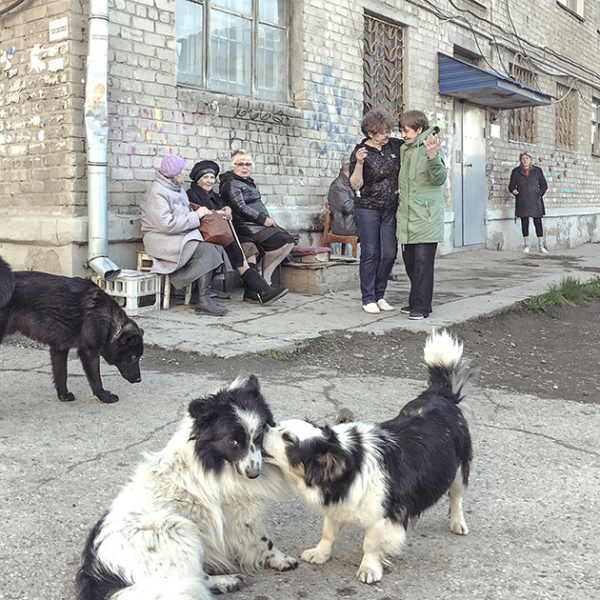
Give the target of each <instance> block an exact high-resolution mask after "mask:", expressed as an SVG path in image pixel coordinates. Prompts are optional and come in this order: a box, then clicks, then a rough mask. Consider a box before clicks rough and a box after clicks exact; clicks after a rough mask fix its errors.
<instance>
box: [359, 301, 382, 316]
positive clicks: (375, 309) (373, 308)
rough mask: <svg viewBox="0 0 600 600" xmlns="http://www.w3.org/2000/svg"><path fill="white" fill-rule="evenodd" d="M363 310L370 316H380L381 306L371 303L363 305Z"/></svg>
mask: <svg viewBox="0 0 600 600" xmlns="http://www.w3.org/2000/svg"><path fill="white" fill-rule="evenodd" d="M363 310H364V311H365V312H366V313H369V314H370V315H378V314H379V306H377V304H375V302H369V304H363Z"/></svg>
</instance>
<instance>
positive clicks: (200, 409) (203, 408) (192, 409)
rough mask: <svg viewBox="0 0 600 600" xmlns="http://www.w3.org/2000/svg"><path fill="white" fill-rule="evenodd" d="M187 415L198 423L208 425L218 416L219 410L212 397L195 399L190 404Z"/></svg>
mask: <svg viewBox="0 0 600 600" xmlns="http://www.w3.org/2000/svg"><path fill="white" fill-rule="evenodd" d="M188 413H189V415H190V417H192V419H195V420H196V421H197V422H198V423H210V422H212V421H214V420H215V419H216V418H217V416H218V415H219V409H218V406H217V403H216V402H215V401H214V399H213V398H212V397H208V398H196V400H192V401H191V402H190V404H189V406H188Z"/></svg>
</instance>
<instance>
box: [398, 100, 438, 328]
mask: <svg viewBox="0 0 600 600" xmlns="http://www.w3.org/2000/svg"><path fill="white" fill-rule="evenodd" d="M398 125H399V127H400V132H401V133H402V137H403V138H404V145H403V146H402V148H401V150H400V176H399V178H398V191H399V199H400V202H399V206H398V242H399V243H400V244H402V258H403V260H404V267H405V268H406V274H407V275H408V278H409V279H410V294H409V297H408V306H405V307H403V308H401V309H400V310H401V312H403V313H408V315H409V317H408V318H409V319H415V320H416V319H426V318H427V317H428V316H429V313H430V312H431V302H432V299H433V268H434V261H435V253H436V251H437V245H438V243H440V242H443V241H444V195H443V192H442V185H443V184H444V182H445V181H446V165H445V164H444V152H443V150H442V149H441V144H440V142H439V141H438V139H437V134H438V132H439V130H440V129H439V127H437V126H433V127H429V120H428V119H427V116H426V115H425V113H423V112H421V111H419V110H409V111H408V112H406V113H404V114H403V115H402V116H401V117H400V121H399V123H398Z"/></svg>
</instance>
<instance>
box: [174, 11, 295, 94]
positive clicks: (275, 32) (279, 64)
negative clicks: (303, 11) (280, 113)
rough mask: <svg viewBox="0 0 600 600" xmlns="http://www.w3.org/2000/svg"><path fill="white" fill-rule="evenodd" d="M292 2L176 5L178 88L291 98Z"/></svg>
mask: <svg viewBox="0 0 600 600" xmlns="http://www.w3.org/2000/svg"><path fill="white" fill-rule="evenodd" d="M288 5H289V0H175V35H176V40H177V81H178V83H182V84H187V85H193V86H198V87H203V88H207V89H210V90H213V91H215V92H224V93H228V94H237V95H242V96H252V97H255V98H260V99H261V100H269V101H273V102H286V101H287V99H288Z"/></svg>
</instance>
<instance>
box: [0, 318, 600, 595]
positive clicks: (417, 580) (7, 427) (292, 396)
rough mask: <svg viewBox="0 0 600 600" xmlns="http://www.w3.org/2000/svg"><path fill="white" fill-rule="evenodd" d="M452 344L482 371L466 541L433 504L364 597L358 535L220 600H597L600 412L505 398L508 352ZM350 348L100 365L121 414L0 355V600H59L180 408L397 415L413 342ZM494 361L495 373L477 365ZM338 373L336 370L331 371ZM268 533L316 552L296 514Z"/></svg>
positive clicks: (13, 356)
mask: <svg viewBox="0 0 600 600" xmlns="http://www.w3.org/2000/svg"><path fill="white" fill-rule="evenodd" d="M517 329H518V328H517ZM462 331H463V333H464V335H465V347H466V350H465V352H466V355H467V356H469V357H471V358H473V359H474V360H475V363H476V366H479V367H481V366H482V365H481V363H484V369H483V370H482V377H480V378H479V379H477V380H476V382H475V384H474V385H473V389H472V391H471V393H470V396H469V401H468V403H467V405H466V408H467V411H468V414H469V417H470V422H471V432H472V436H473V440H474V454H475V458H474V461H473V469H472V475H471V486H470V489H469V492H468V494H467V496H466V499H465V516H466V519H467V523H468V525H469V528H470V534H469V535H468V536H466V537H459V536H456V535H453V534H452V533H451V532H450V530H449V521H448V516H447V510H448V507H447V502H446V501H445V500H443V501H441V502H440V503H439V504H438V505H437V506H436V507H434V508H433V509H432V510H430V511H429V512H428V513H427V514H425V515H424V516H423V518H422V519H421V520H420V521H419V522H418V523H416V524H415V525H414V526H413V527H411V528H410V529H409V532H408V535H407V544H406V546H405V548H404V550H403V552H402V553H401V555H400V556H398V557H392V558H391V559H390V564H389V565H388V567H386V572H385V575H384V578H383V580H382V581H381V582H379V583H378V584H375V585H373V586H366V585H364V584H361V583H359V582H358V581H357V580H356V579H355V577H354V574H355V572H356V569H357V568H358V564H359V563H360V560H361V546H362V534H361V532H360V531H359V530H357V529H354V528H352V527H348V528H347V529H345V530H344V531H343V532H342V535H341V539H340V542H339V545H338V547H337V548H336V549H335V550H334V552H333V557H332V559H331V560H330V562H328V563H327V564H326V565H324V566H314V565H308V564H301V566H300V567H299V568H298V570H296V571H292V572H288V573H277V572H273V571H261V572H259V573H256V574H252V575H249V576H248V577H247V578H246V582H245V584H244V586H243V587H242V589H241V590H240V591H239V592H237V593H235V594H233V595H232V596H231V598H232V600H234V599H238V600H267V599H269V600H271V599H272V600H279V599H280V598H289V599H290V600H296V599H311V600H312V599H314V600H325V599H330V598H351V597H355V598H361V599H365V600H375V599H377V600H392V599H393V600H397V599H403V600H438V599H440V600H441V599H442V598H443V599H444V600H459V599H460V600H464V598H472V599H477V600H483V599H485V600H487V599H489V600H496V599H498V600H500V599H504V598H506V599H511V600H514V599H515V598H516V599H523V600H548V599H551V598H552V599H561V600H564V599H566V598H568V599H569V600H590V599H591V598H594V597H596V596H597V590H598V589H600V575H599V573H598V565H597V557H598V556H599V555H600V523H599V521H598V518H597V515H598V512H599V509H600V491H599V490H600V450H599V445H598V440H599V434H598V431H599V430H600V405H598V404H595V403H593V402H585V401H573V399H569V398H565V397H563V396H564V394H563V395H561V394H560V393H559V392H560V391H561V390H558V391H557V390H554V388H553V387H552V386H550V387H549V388H548V389H545V388H543V387H539V386H538V387H535V386H534V385H533V384H531V382H530V381H529V382H527V385H528V386H529V387H527V385H522V386H519V380H518V378H517V377H516V376H515V377H513V381H512V383H511V385H510V386H505V387H503V388H501V387H500V386H499V384H498V381H499V380H501V377H500V375H501V371H502V369H503V368H504V369H505V371H504V372H505V373H506V372H507V371H508V370H509V369H511V367H503V366H502V363H501V361H500V355H499V352H500V349H501V348H504V349H505V350H506V352H505V353H504V356H508V355H509V352H508V350H510V349H512V348H513V346H511V345H510V344H511V341H512V340H514V338H512V337H511V338H510V339H509V338H506V336H505V338H506V339H505V342H501V341H499V339H494V340H492V339H491V338H489V337H488V338H487V341H486V343H480V344H478V343H477V342H478V341H481V340H482V339H484V337H485V336H481V335H479V334H478V332H477V331H476V329H470V330H468V331H466V330H464V329H463V330H462ZM515 331H516V329H515ZM515 331H513V330H510V331H509V333H510V334H511V335H513V334H515ZM361 335H362V336H363V337H361V336H358V337H355V336H350V338H348V337H345V334H343V333H340V334H339V335H338V336H337V337H336V336H329V337H324V338H322V340H321V341H315V342H312V345H308V346H305V347H304V348H301V349H300V350H298V352H297V353H296V354H295V355H293V356H287V357H284V356H283V355H280V354H278V353H276V352H275V353H263V354H259V355H245V356H243V357H237V358H235V359H219V358H216V357H212V358H210V359H209V358H207V357H202V356H200V355H192V354H185V353H172V352H168V351H164V350H159V349H152V350H150V351H149V352H148V354H147V356H146V357H145V358H144V360H143V365H142V368H143V380H142V383H140V384H138V385H130V384H128V383H127V382H126V381H125V380H123V379H122V378H121V377H120V376H119V374H118V373H117V371H116V369H113V368H111V367H108V366H107V365H106V364H103V365H102V372H103V379H104V382H105V386H106V388H107V389H110V390H111V391H113V392H115V393H117V394H119V395H120V397H121V400H120V402H118V403H117V404H114V405H103V404H100V403H99V402H97V401H96V400H95V399H94V398H93V397H92V395H91V392H90V390H89V387H88V385H87V382H86V381H85V377H84V376H83V372H82V370H81V367H80V365H79V363H78V361H77V359H76V358H74V357H73V358H72V359H71V360H70V361H69V369H70V378H69V382H70V389H71V391H73V392H74V394H75V396H76V398H77V399H76V401H75V402H73V403H60V402H58V401H57V400H56V398H55V395H54V390H53V385H52V378H51V367H50V360H49V355H48V352H47V350H46V349H45V348H41V347H39V346H36V345H35V344H31V343H29V342H26V341H25V342H22V341H19V340H16V341H12V342H9V343H5V344H3V345H2V347H1V348H0V352H1V356H2V362H1V365H0V390H1V398H0V476H1V477H0V481H1V489H0V599H2V600H67V599H68V600H71V599H72V598H73V597H74V592H73V581H74V577H75V573H76V571H77V568H78V566H79V559H80V553H81V550H82V548H83V545H84V542H85V538H86V536H87V534H88V532H89V530H90V528H91V527H92V526H93V525H94V524H95V522H96V521H97V520H98V518H100V517H101V516H102V514H103V512H104V511H105V510H106V508H107V507H108V506H109V504H110V502H111V501H112V499H113V498H114V497H115V496H116V494H117V493H118V491H119V489H120V487H121V486H122V485H123V484H124V483H125V482H126V481H127V479H128V478H129V476H130V475H131V473H132V472H133V470H134V469H135V466H136V465H137V464H138V462H139V461H140V460H141V458H142V454H143V453H144V452H151V451H156V450H160V449H162V448H163V447H164V445H165V444H166V442H167V441H168V439H169V438H170V437H171V435H172V434H173V433H174V432H175V430H176V428H177V426H178V423H179V420H180V418H181V416H182V415H183V414H184V411H185V408H186V406H187V404H188V402H189V401H190V400H191V399H193V398H195V397H198V396H202V395H204V394H208V393H211V392H212V391H214V390H215V389H216V388H217V387H218V386H220V385H223V384H227V383H229V382H230V381H231V380H232V379H233V378H235V377H236V376H237V375H240V374H242V375H247V374H249V373H251V372H253V373H255V374H257V375H258V377H259V379H260V381H261V384H262V387H263V392H264V394H265V396H266V398H267V400H268V402H269V403H270V405H271V407H272V409H273V412H274V414H275V417H276V418H277V419H281V418H289V417H300V418H305V417H307V418H310V419H313V420H316V421H318V422H325V421H328V422H331V421H332V420H333V418H334V415H335V414H336V412H337V411H338V410H339V409H340V408H342V407H347V408H349V409H351V410H352V411H353V412H354V413H355V415H357V416H359V417H360V418H361V419H362V420H366V421H381V420H385V419H388V418H390V417H392V416H394V415H395V414H396V413H397V411H398V410H399V408H400V407H401V406H402V405H403V404H404V403H406V402H407V401H409V400H410V399H412V398H413V397H414V396H415V395H416V394H418V393H419V392H420V391H421V390H422V389H423V386H424V381H423V380H424V377H425V371H424V368H423V366H422V364H421V360H422V359H421V356H422V341H423V339H424V334H422V333H411V334H408V333H407V332H400V333H397V334H396V333H394V332H390V333H387V334H386V333H380V334H361ZM547 335H551V334H549V333H548V334H547ZM367 340H369V344H367ZM596 340H597V337H596ZM561 341H563V340H561ZM353 342H354V345H352V343H353ZM488 342H489V343H488ZM318 344H321V346H319V347H317V345H318ZM562 346H565V348H566V344H564V343H563V344H562ZM589 347H590V348H591V345H590V346H589ZM340 348H342V349H343V350H345V354H344V352H341V351H340ZM378 349H379V352H377V350H378ZM339 352H341V353H339ZM494 352H495V355H497V356H498V362H497V364H496V365H492V364H491V363H489V365H488V363H487V362H486V361H487V360H488V359H489V358H490V357H491V356H493V355H494V354H493V353H494ZM565 352H566V350H565ZM384 355H385V358H382V357H383V356H384ZM343 356H350V357H351V360H349V365H350V366H348V365H347V364H345V365H344V368H341V365H340V360H341V358H343ZM507 360H508V359H507ZM524 362H525V361H521V363H524ZM477 363H479V364H477ZM517 363H518V357H517V356H516V354H515V357H514V359H513V363H512V364H517ZM394 364H395V365H399V367H398V368H396V369H394ZM485 365H487V366H485ZM512 370H513V371H514V368H512ZM496 372H498V373H499V375H498V378H497V379H496V380H494V377H492V375H493V374H494V373H496ZM513 375H515V374H514V372H513ZM526 380H527V378H521V381H522V382H524V381H526ZM586 389H587V388H586ZM590 389H591V388H590ZM550 390H552V393H549V392H550ZM265 522H266V524H267V527H268V529H269V531H270V533H271V535H272V537H273V539H274V540H275V542H276V544H277V545H278V547H280V548H281V549H282V550H284V551H285V552H286V553H288V554H292V555H295V556H299V555H300V553H301V552H302V551H303V550H304V549H306V548H309V547H312V546H313V545H314V544H315V543H316V542H317V541H318V540H319V537H320V527H321V518H320V517H319V516H318V515H316V514H314V513H312V512H310V511H309V510H308V509H306V508H305V507H304V506H303V505H302V504H301V503H300V502H299V501H297V500H296V499H293V498H290V499H288V500H286V501H283V502H278V503H274V504H273V505H272V507H271V508H270V509H269V510H268V511H267V514H266V515H265Z"/></svg>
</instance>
